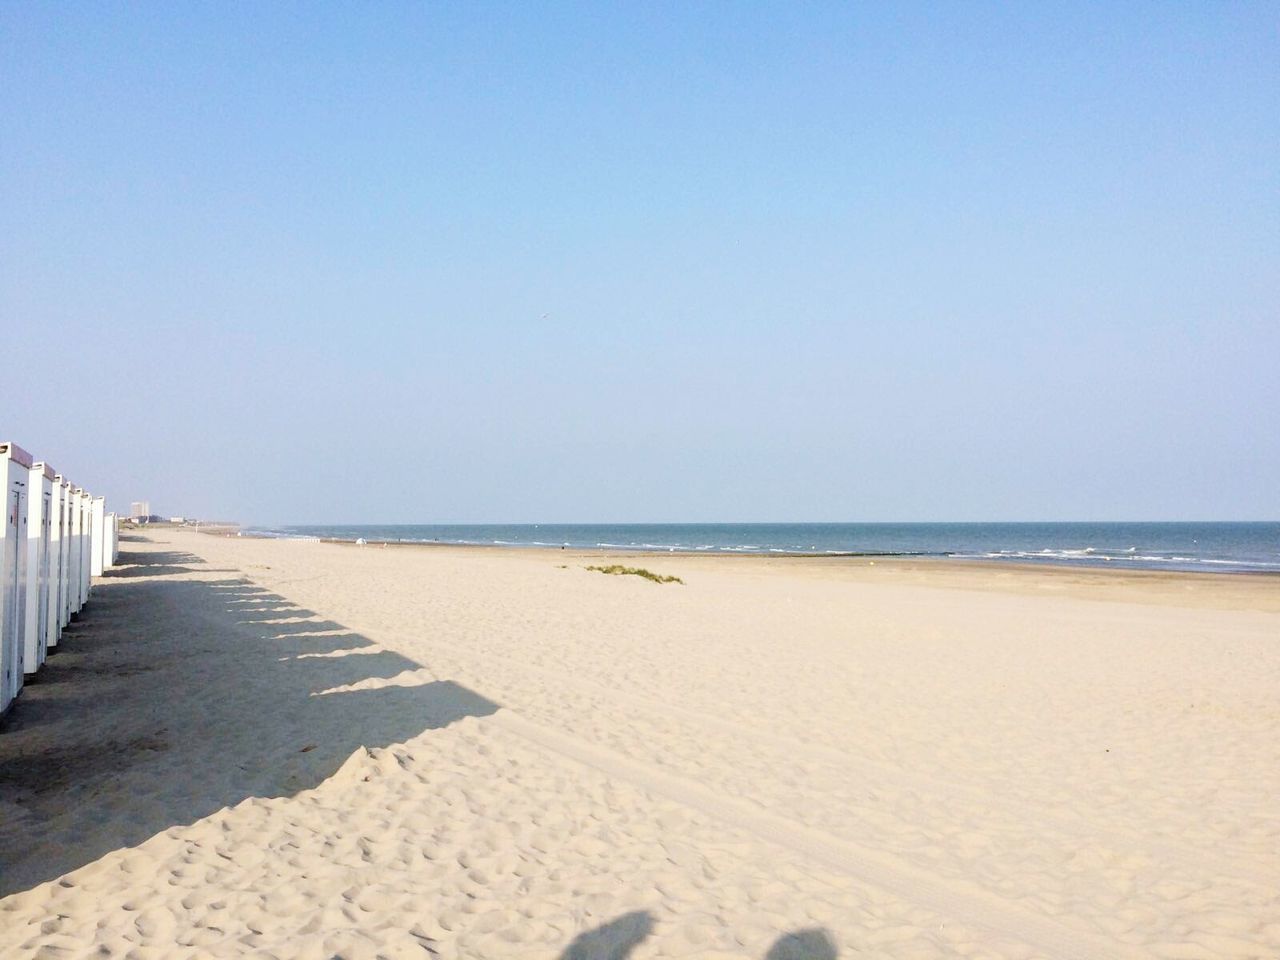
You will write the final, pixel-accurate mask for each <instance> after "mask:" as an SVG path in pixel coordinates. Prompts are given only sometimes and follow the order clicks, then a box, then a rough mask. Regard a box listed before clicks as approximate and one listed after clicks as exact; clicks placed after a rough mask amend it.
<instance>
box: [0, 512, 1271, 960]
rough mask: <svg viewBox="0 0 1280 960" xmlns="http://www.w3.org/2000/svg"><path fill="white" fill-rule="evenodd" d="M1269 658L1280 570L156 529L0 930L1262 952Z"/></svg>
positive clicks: (497, 942)
mask: <svg viewBox="0 0 1280 960" xmlns="http://www.w3.org/2000/svg"><path fill="white" fill-rule="evenodd" d="M609 562H623V563H628V564H635V565H639V566H643V567H647V568H649V569H652V570H654V571H655V572H658V573H661V574H667V575H674V576H678V577H680V578H681V579H682V580H683V581H684V582H683V583H668V584H657V583H653V582H649V581H647V580H643V579H641V578H638V577H634V576H606V575H602V574H600V573H598V572H593V571H589V570H586V569H584V567H585V566H587V565H595V564H601V563H609ZM1277 690H1280V580H1277V579H1276V578H1267V577H1255V576H1197V575H1190V574H1144V573H1129V574H1119V573H1110V572H1105V571H1104V572H1093V571H1077V570H1062V569H1038V568H1018V567H1013V566H995V565H982V564H969V565H966V564H962V563H955V562H953V563H929V562H905V561H903V562H894V563H884V562H881V563H877V564H874V565H872V564H871V563H869V562H868V561H866V560H859V561H853V560H803V559H764V558H751V557H747V558H744V557H730V558H718V557H706V556H680V555H674V556H647V557H643V558H638V557H635V556H626V557H616V556H615V557H606V556H605V555H603V554H595V553H593V554H581V553H574V552H570V551H552V550H519V549H508V550H502V549H484V548H472V549H467V548H443V547H442V548H399V547H389V548H381V547H376V546H368V547H355V546H347V545H335V544H325V543H315V542H291V541H277V540H258V539H248V538H234V537H232V538H224V537H215V536H207V535H200V534H196V533H193V532H189V531H184V530H180V529H151V530H149V531H148V532H147V534H146V536H145V537H142V536H141V535H135V536H134V538H132V539H129V540H126V541H125V542H122V543H121V553H120V566H119V567H118V568H116V569H115V570H112V571H110V572H109V574H108V575H107V576H104V577H103V578H102V579H101V580H100V581H98V582H97V583H96V585H95V587H94V593H93V596H92V599H91V601H90V603H89V605H88V607H87V608H86V609H85V611H84V612H83V613H82V615H81V617H80V619H79V620H78V621H77V622H76V623H75V624H73V625H72V626H71V627H70V628H69V629H68V631H67V633H66V634H65V635H64V638H63V640H62V643H61V644H60V647H59V651H58V653H57V654H56V655H55V656H54V657H52V658H51V659H50V661H49V663H48V665H47V669H46V670H45V671H44V673H43V674H42V675H41V676H40V677H39V679H38V680H37V681H36V682H34V683H33V684H31V685H30V686H29V687H28V689H27V690H26V691H25V692H24V694H23V697H22V700H21V702H20V703H19V706H18V708H17V709H15V711H14V712H13V714H12V715H11V717H10V718H9V719H8V720H7V721H6V727H5V729H4V730H3V732H2V733H0V956H3V957H5V958H24V957H86V956H101V957H137V958H150V957H223V956H255V957H280V958H285V957H290V958H292V957H302V958H311V957H314V958H328V957H335V956H340V957H344V958H364V957H369V958H373V957H394V958H400V957H432V956H439V957H494V958H501V957H539V958H557V957H564V958H588V957H611V958H622V957H634V958H636V960H641V958H648V957H743V958H765V957H767V958H770V960H783V958H799V957H811V958H831V957H836V956H839V957H842V958H852V957H892V958H913V960H915V958H919V960H924V958H944V957H973V958H1008V960H1031V958H1055V960H1056V958H1080V960H1097V958H1111V957H1115V958H1140V957H1149V958H1164V960H1181V958H1193V960H1195V958H1250V957H1256V958H1274V957H1276V956H1280V800H1278V799H1277V798H1280V704H1278V698H1277Z"/></svg>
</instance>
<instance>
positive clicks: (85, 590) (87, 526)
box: [76, 490, 93, 610]
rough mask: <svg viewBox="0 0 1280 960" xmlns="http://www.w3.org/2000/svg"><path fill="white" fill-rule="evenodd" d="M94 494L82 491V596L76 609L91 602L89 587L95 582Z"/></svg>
mask: <svg viewBox="0 0 1280 960" xmlns="http://www.w3.org/2000/svg"><path fill="white" fill-rule="evenodd" d="M92 555H93V494H91V493H90V492H89V491H88V490H81V491H80V596H79V599H78V600H77V602H76V609H77V610H83V609H84V605H85V604H86V603H88V602H89V585H90V584H91V583H92V582H93V561H92V559H91V558H92Z"/></svg>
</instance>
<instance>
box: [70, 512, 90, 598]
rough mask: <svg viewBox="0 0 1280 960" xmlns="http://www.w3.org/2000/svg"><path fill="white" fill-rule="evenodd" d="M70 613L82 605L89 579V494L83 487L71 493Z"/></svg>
mask: <svg viewBox="0 0 1280 960" xmlns="http://www.w3.org/2000/svg"><path fill="white" fill-rule="evenodd" d="M71 529H72V531H73V537H72V540H73V542H72V544H71V606H70V610H71V615H72V616H73V617H74V616H75V615H76V614H77V613H79V612H80V608H81V607H83V606H84V598H85V583H86V582H87V581H88V579H89V494H88V493H87V492H85V490H84V488H83V487H76V488H75V490H73V491H72V493H71Z"/></svg>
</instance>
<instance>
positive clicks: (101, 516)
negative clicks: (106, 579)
mask: <svg viewBox="0 0 1280 960" xmlns="http://www.w3.org/2000/svg"><path fill="white" fill-rule="evenodd" d="M106 523H107V498H106V497H94V498H93V546H92V548H91V549H92V553H90V555H89V558H90V563H91V564H92V565H93V568H92V571H91V572H92V573H93V575H94V576H95V577H100V576H102V560H103V558H104V557H105V556H106V555H107V529H106Z"/></svg>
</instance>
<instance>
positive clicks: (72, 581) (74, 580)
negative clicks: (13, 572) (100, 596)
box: [65, 486, 84, 622]
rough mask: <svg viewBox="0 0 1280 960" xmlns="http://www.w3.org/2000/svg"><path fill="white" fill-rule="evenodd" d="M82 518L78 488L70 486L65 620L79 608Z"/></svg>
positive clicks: (68, 491) (68, 494)
mask: <svg viewBox="0 0 1280 960" xmlns="http://www.w3.org/2000/svg"><path fill="white" fill-rule="evenodd" d="M82 520H83V516H82V515H81V512H80V488H79V487H76V486H72V487H71V488H70V489H69V490H67V596H66V598H65V599H66V605H67V612H66V619H67V622H70V620H71V618H72V617H74V616H75V615H76V612H77V611H78V610H79V609H80V538H81V534H82V533H83V532H84V531H83V528H82V527H81V522H82Z"/></svg>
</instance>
